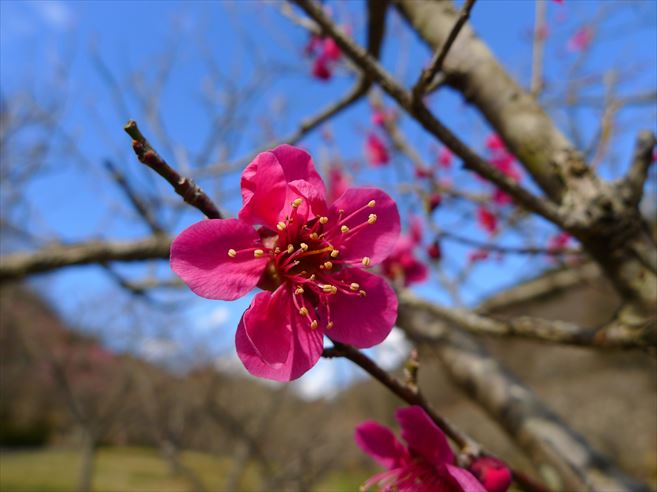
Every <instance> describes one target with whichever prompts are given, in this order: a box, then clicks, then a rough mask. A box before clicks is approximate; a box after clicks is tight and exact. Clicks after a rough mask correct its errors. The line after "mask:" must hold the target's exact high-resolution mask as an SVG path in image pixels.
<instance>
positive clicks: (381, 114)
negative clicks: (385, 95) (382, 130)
mask: <svg viewBox="0 0 657 492" xmlns="http://www.w3.org/2000/svg"><path fill="white" fill-rule="evenodd" d="M386 118H387V117H386V113H385V111H382V110H380V109H377V110H375V111H374V112H373V113H372V123H373V124H375V125H376V126H383V125H385V123H386Z"/></svg>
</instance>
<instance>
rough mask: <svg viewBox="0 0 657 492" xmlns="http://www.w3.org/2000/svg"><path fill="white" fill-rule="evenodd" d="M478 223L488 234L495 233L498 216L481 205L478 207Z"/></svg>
mask: <svg viewBox="0 0 657 492" xmlns="http://www.w3.org/2000/svg"><path fill="white" fill-rule="evenodd" d="M477 223H478V224H479V225H480V226H481V228H482V229H484V230H485V231H486V232H487V233H488V234H495V233H496V232H497V216H496V215H495V214H494V213H493V212H491V211H490V210H488V209H487V208H486V207H483V206H481V207H479V208H477Z"/></svg>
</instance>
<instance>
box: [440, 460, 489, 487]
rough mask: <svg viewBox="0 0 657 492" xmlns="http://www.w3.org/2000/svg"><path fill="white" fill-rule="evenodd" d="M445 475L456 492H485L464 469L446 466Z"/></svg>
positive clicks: (479, 483) (477, 481)
mask: <svg viewBox="0 0 657 492" xmlns="http://www.w3.org/2000/svg"><path fill="white" fill-rule="evenodd" d="M444 470H445V474H446V475H447V476H448V477H449V478H450V479H451V481H452V484H453V485H455V486H456V487H459V488H457V489H456V490H457V491H458V492H486V489H485V488H484V486H483V485H482V484H481V482H479V480H477V479H476V478H475V477H474V475H472V473H470V472H469V471H468V470H466V469H464V468H459V467H458V466H454V465H450V464H446V465H445V468H444Z"/></svg>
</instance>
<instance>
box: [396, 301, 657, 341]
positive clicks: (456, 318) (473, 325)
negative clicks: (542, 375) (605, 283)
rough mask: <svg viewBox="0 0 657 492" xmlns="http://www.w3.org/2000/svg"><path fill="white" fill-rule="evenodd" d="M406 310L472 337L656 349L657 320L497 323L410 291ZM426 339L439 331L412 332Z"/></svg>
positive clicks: (529, 319)
mask: <svg viewBox="0 0 657 492" xmlns="http://www.w3.org/2000/svg"><path fill="white" fill-rule="evenodd" d="M399 299H400V301H401V302H402V304H403V305H404V308H407V309H416V310H418V311H420V312H424V313H426V314H428V315H430V316H433V317H435V318H437V319H441V320H443V321H445V322H447V323H451V324H454V325H456V326H458V327H459V328H462V329H464V330H466V331H469V332H470V333H473V334H476V335H492V336H498V337H519V338H527V339H530V340H536V341H540V342H546V343H556V344H564V345H579V346H585V347H599V348H616V349H637V348H641V349H653V350H654V349H655V348H657V318H653V319H651V320H647V321H645V322H642V323H640V324H638V325H635V326H630V325H628V324H626V323H621V322H618V321H614V322H611V323H609V324H608V325H605V326H604V327H602V328H600V329H597V330H595V329H587V328H582V327H581V326H579V325H577V324H575V323H570V322H567V321H554V320H547V319H542V318H533V317H529V316H521V317H517V318H511V319H507V320H498V319H494V318H491V317H488V316H483V315H481V314H476V313H474V312H472V311H469V310H467V309H459V308H448V307H445V306H441V305H439V304H435V303H430V302H427V301H424V300H422V299H419V298H418V297H416V296H415V295H413V294H412V293H411V292H410V291H403V292H401V293H399ZM416 334H417V335H418V336H421V337H423V338H424V339H426V340H439V339H440V338H442V336H443V332H442V331H439V332H435V331H431V330H430V327H427V329H424V330H420V329H418V330H416Z"/></svg>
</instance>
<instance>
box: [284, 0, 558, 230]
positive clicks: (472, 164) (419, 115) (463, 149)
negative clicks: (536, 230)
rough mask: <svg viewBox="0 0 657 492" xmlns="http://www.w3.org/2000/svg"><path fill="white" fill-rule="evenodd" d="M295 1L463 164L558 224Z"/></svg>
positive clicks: (320, 14) (321, 16)
mask: <svg viewBox="0 0 657 492" xmlns="http://www.w3.org/2000/svg"><path fill="white" fill-rule="evenodd" d="M290 1H292V2H294V3H295V4H297V5H299V6H300V7H301V8H302V9H303V10H304V11H305V12H306V13H307V14H308V15H309V16H310V17H311V18H313V20H315V22H317V23H318V24H319V25H320V26H321V27H322V29H323V30H324V31H325V32H327V33H328V34H330V36H331V37H333V39H335V41H336V43H338V45H339V46H340V48H342V50H343V52H344V53H345V54H346V55H347V56H349V57H350V58H351V60H352V61H353V62H354V63H356V64H357V65H358V66H359V67H360V68H361V69H362V70H363V71H364V72H365V73H366V74H367V75H368V76H369V77H370V78H371V79H372V80H374V81H375V82H377V83H378V84H379V85H380V86H381V87H382V88H383V89H384V90H385V91H386V92H387V93H388V95H390V96H391V97H392V98H393V99H395V100H396V101H397V103H398V104H399V105H400V106H401V107H402V108H404V109H405V110H406V111H407V112H408V113H410V114H411V115H413V116H414V117H415V119H416V120H417V121H418V122H419V123H420V124H421V125H422V126H423V127H424V128H425V129H426V130H427V131H428V132H429V133H430V134H432V135H434V136H435V137H437V138H438V139H439V140H441V141H442V142H443V143H444V144H445V145H446V146H447V147H449V149H450V150H451V151H452V152H453V153H454V154H456V155H458V156H459V157H460V158H461V159H462V160H463V162H464V165H465V166H466V167H467V168H468V169H471V170H473V171H475V172H476V173H478V174H479V175H481V176H482V177H483V178H485V179H487V180H488V181H491V182H492V183H494V184H495V185H496V186H497V187H498V188H500V189H501V190H502V191H504V192H506V193H507V194H509V195H510V196H512V197H513V198H514V199H515V200H516V201H517V202H518V203H519V204H520V205H523V206H524V207H525V208H527V209H528V210H530V211H532V212H534V213H536V214H538V215H541V216H543V217H545V218H546V219H548V220H549V221H551V222H553V223H555V224H558V225H561V224H562V223H563V220H562V217H561V215H560V214H559V212H558V210H557V209H556V207H554V206H553V205H552V204H550V203H548V202H546V201H545V200H542V199H541V198H539V197H537V196H535V195H534V194H532V193H531V192H529V191H528V190H526V189H525V188H523V187H522V186H520V185H519V184H518V183H516V182H514V181H513V180H512V179H510V178H509V177H508V176H506V175H505V174H504V173H502V172H501V171H500V170H499V169H497V168H495V167H494V166H492V165H491V164H490V163H488V162H486V161H485V160H484V159H482V158H481V157H480V156H479V155H477V154H476V153H475V152H473V151H472V150H471V149H470V148H469V147H468V146H467V145H465V144H464V143H463V142H462V141H461V140H459V138H458V137H457V136H456V135H454V134H453V133H452V132H451V131H450V130H449V129H448V128H447V127H445V126H444V125H443V124H442V123H441V122H439V121H438V120H437V119H436V118H435V117H434V115H433V114H432V113H431V112H430V111H429V110H428V109H427V108H426V106H424V105H423V104H422V102H421V101H415V100H414V99H413V97H412V95H411V94H410V93H409V92H408V91H406V90H405V89H404V88H403V87H402V86H400V85H399V84H398V83H397V82H396V81H395V80H394V79H393V78H392V77H391V76H390V74H388V73H387V72H386V71H385V70H384V69H383V68H382V67H381V65H379V63H377V61H376V60H374V59H373V58H372V57H371V56H369V55H368V54H367V52H366V51H365V50H364V49H363V48H362V47H360V46H358V45H357V44H356V43H355V42H354V41H352V40H351V38H349V37H347V36H346V35H345V34H344V33H343V32H342V31H341V30H340V29H338V27H337V26H336V25H335V24H334V23H333V22H332V21H331V19H330V18H329V17H328V16H327V15H326V14H325V13H324V11H323V10H322V9H321V7H319V6H318V5H317V4H316V3H315V2H314V1H312V0H290Z"/></svg>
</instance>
